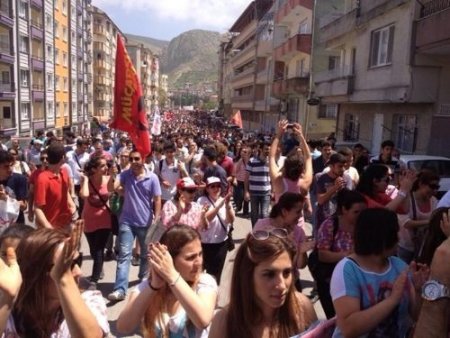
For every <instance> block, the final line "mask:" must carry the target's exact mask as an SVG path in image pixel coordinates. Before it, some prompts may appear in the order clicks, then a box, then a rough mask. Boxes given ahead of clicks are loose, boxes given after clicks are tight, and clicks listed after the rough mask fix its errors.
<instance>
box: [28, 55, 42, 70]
mask: <svg viewBox="0 0 450 338" xmlns="http://www.w3.org/2000/svg"><path fill="white" fill-rule="evenodd" d="M31 67H32V68H33V69H34V70H44V59H43V58H42V57H41V56H37V55H32V56H31Z"/></svg>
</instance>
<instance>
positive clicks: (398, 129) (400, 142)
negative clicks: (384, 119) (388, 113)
mask: <svg viewBox="0 0 450 338" xmlns="http://www.w3.org/2000/svg"><path fill="white" fill-rule="evenodd" d="M416 123H417V117H416V115H400V114H398V115H394V128H393V130H394V134H395V137H394V142H395V145H396V147H397V148H398V149H399V150H401V151H402V152H405V153H413V152H414V151H415V150H416V136H417V135H416V133H417V128H416Z"/></svg>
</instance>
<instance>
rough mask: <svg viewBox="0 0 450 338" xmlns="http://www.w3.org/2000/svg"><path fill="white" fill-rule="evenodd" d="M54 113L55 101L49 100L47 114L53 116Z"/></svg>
mask: <svg viewBox="0 0 450 338" xmlns="http://www.w3.org/2000/svg"><path fill="white" fill-rule="evenodd" d="M53 113H54V111H53V102H47V116H52V115H53Z"/></svg>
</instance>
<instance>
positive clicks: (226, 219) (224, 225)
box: [197, 176, 235, 283]
mask: <svg viewBox="0 0 450 338" xmlns="http://www.w3.org/2000/svg"><path fill="white" fill-rule="evenodd" d="M220 183H221V181H220V178H218V177H215V176H211V177H208V178H207V179H206V188H205V195H204V196H201V197H200V198H199V199H198V200H197V202H198V203H200V204H201V205H203V206H204V207H207V208H208V211H207V212H206V214H205V217H206V222H207V224H206V227H204V228H202V229H200V235H201V237H202V248H203V267H204V268H205V270H206V271H207V272H208V273H209V274H210V275H213V276H214V277H215V278H216V280H217V283H219V282H220V276H221V274H222V269H223V266H224V264H225V258H226V256H227V249H228V247H227V239H228V232H229V230H230V227H231V226H232V224H233V222H234V218H235V217H234V211H233V207H232V205H231V201H230V200H231V194H232V193H231V192H228V193H227V194H226V195H225V197H221V193H222V189H221V184H220Z"/></svg>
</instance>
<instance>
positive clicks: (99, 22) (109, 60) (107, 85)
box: [91, 6, 123, 121]
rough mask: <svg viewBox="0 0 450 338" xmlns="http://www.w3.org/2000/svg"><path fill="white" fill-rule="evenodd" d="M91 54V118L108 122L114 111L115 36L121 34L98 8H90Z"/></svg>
mask: <svg viewBox="0 0 450 338" xmlns="http://www.w3.org/2000/svg"><path fill="white" fill-rule="evenodd" d="M91 15H92V32H93V36H92V41H93V46H92V53H93V59H94V60H93V75H94V76H93V88H92V93H93V106H92V109H93V111H92V116H93V117H96V118H97V119H98V120H99V121H109V120H110V118H111V115H112V113H113V110H114V79H115V63H116V49H117V34H120V35H121V36H122V37H123V34H122V32H121V31H120V30H119V28H118V27H117V25H116V24H115V23H114V21H112V20H111V19H110V18H109V16H108V15H107V14H106V13H105V12H103V11H102V10H100V9H99V8H97V7H95V6H92V7H91Z"/></svg>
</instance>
